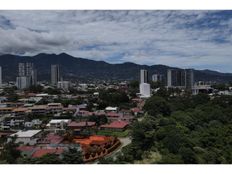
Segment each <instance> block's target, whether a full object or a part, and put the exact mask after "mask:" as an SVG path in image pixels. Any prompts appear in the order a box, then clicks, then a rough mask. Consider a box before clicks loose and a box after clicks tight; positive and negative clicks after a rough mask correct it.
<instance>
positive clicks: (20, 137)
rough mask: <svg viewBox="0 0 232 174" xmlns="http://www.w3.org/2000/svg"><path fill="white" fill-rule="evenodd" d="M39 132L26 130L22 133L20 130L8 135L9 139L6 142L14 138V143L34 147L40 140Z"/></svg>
mask: <svg viewBox="0 0 232 174" xmlns="http://www.w3.org/2000/svg"><path fill="white" fill-rule="evenodd" d="M41 132H42V131H41V130H27V131H22V130H20V131H19V132H17V133H14V134H12V135H10V137H9V138H8V139H7V141H8V142H9V141H11V140H12V138H13V137H15V138H16V139H15V143H23V144H25V145H27V144H29V145H31V146H32V145H35V144H36V143H37V141H38V139H39V138H40V135H41Z"/></svg>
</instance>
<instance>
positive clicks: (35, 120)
mask: <svg viewBox="0 0 232 174" xmlns="http://www.w3.org/2000/svg"><path fill="white" fill-rule="evenodd" d="M41 124H42V121H40V120H39V119H34V120H32V121H31V122H25V123H24V126H25V127H27V128H31V127H33V126H40V125H41Z"/></svg>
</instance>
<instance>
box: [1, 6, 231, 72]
mask: <svg viewBox="0 0 232 174" xmlns="http://www.w3.org/2000/svg"><path fill="white" fill-rule="evenodd" d="M45 16H46V17H45ZM231 21H232V11H167V10H165V11H133V10H131V11H0V39H1V40H4V42H2V43H1V44H0V54H17V55H36V54H38V53H41V52H44V53H56V54H59V53H61V52H65V53H67V54H70V55H72V56H75V57H83V58H88V59H93V60H103V61H106V62H109V63H123V62H134V63H137V64H146V65H154V64H164V65H168V66H176V67H180V68H195V69H212V70H216V71H220V72H232V69H231V63H232V59H231V56H232V53H231V51H230V50H231V42H232V39H231V37H230V33H231Z"/></svg>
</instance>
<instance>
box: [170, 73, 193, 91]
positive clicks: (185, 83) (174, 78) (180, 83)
mask: <svg viewBox="0 0 232 174" xmlns="http://www.w3.org/2000/svg"><path fill="white" fill-rule="evenodd" d="M193 84H194V74H193V70H192V69H185V70H181V69H175V70H173V69H168V71H167V87H169V88H170V87H178V88H186V89H192V88H193Z"/></svg>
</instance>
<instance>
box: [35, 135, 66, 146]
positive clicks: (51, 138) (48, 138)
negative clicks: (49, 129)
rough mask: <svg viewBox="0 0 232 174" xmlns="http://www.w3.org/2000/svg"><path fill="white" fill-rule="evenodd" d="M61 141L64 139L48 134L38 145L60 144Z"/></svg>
mask: <svg viewBox="0 0 232 174" xmlns="http://www.w3.org/2000/svg"><path fill="white" fill-rule="evenodd" d="M63 140H64V138H63V137H62V136H59V135H56V134H54V133H49V134H47V136H46V137H45V138H44V139H43V140H42V141H41V142H39V143H43V144H60V143H61V142H62V141H63Z"/></svg>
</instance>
